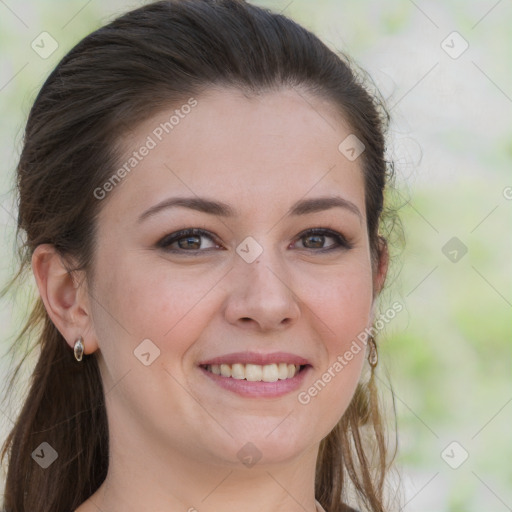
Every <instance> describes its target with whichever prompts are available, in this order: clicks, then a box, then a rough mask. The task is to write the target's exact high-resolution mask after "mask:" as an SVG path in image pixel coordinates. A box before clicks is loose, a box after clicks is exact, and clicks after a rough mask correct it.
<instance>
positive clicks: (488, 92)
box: [0, 0, 512, 512]
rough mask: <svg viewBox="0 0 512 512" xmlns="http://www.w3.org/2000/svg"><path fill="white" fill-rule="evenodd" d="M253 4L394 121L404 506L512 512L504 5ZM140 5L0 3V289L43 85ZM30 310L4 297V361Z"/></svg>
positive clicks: (329, 0)
mask: <svg viewBox="0 0 512 512" xmlns="http://www.w3.org/2000/svg"><path fill="white" fill-rule="evenodd" d="M254 3H256V4H258V5H263V6H267V7H270V8H271V9H273V10H275V11H282V12H283V13H284V14H285V15H288V16H290V17H292V18H293V19H295V20H296V21H298V22H299V23H301V24H303V25H304V26H305V27H307V28H309V29H310V30H312V31H314V32H315V33H316V34H318V35H319V36H320V37H321V38H322V39H323V40H324V41H325V42H326V44H328V45H329V46H330V47H331V48H332V49H334V50H336V51H342V52H345V53H347V54H348V55H350V56H351V57H352V58H353V59H354V60H355V61H356V62H357V63H358V64H359V65H360V66H361V67H362V68H363V69H365V70H366V71H367V72H368V73H369V74H370V76H371V77H372V78H373V80H374V81H375V84H376V85H377V86H378V87H379V89H380V91H381V92H382V94H383V96H384V97H385V99H386V101H387V106H388V109H389V110H390V113H391V116H392V125H391V128H390V133H389V137H390V139H389V141H390V142H389V158H390V159H393V160H394V162H395V170H396V187H397V191H396V192H394V193H393V194H391V195H390V196H389V201H390V204H393V205H395V206H396V207H397V208H398V210H399V211H398V213H399V215H400V217H401V220H402V224H403V231H404V235H405V245H403V244H402V242H400V236H399V235H400V231H399V230H395V232H394V235H393V236H392V237H391V241H392V243H394V249H393V254H394V256H393V262H392V268H391V271H390V278H389V280H388V287H387V289H386V291H385V293H384V294H383V296H382V301H381V310H382V311H384V310H386V309H387V308H388V307H389V306H390V305H391V304H392V303H393V302H394V301H397V300H398V301H399V302H401V303H402V304H403V306H404V310H403V311H402V312H401V313H399V314H398V315H397V316H396V318H395V319H394V320H393V321H391V322H390V323H389V324H388V325H387V326H386V328H385V330H384V331H383V332H382V333H381V335H380V340H379V341H380V347H381V362H382V363H383V364H382V365H381V366H382V370H381V371H382V372H383V373H382V374H381V378H382V389H383V391H384V393H385V394H386V391H387V380H386V377H385V372H384V371H383V370H384V368H385V369H387V372H388V373H389V375H390V378H391V382H392V384H393V388H394V391H395V394H396V407H397V413H398V431H399V455H398V459H397V461H398V467H399V468H400V470H401V474H402V481H403V494H404V500H403V501H404V504H405V505H404V510H405V511H407V512H424V511H437V512H441V511H446V512H448V511H449V512H459V511H467V512H476V511H480V510H486V511H497V512H500V511H506V510H512V464H511V460H512V428H511V427H510V425H512V421H511V420H512V314H511V313H512V272H511V261H512V258H511V254H512V251H511V246H512V236H511V234H512V229H511V228H512V172H511V171H512V166H511V161H512V124H511V123H510V119H511V118H512V116H511V114H512V80H511V78H512V69H511V68H512V65H511V63H512V33H511V31H510V27H512V5H511V4H510V2H505V1H498V2H496V1H495V0H492V1H473V2H471V3H469V2H463V1H454V0H450V1H445V2H426V1H422V2H420V1H419V0H418V1H416V2H413V1H407V0H389V1H387V2H381V3H376V2H375V1H373V0H364V1H358V2H356V1H340V0H322V1H315V2H312V1H309V2H308V1H307V0H292V1H289V0H284V1H282V2H281V1H258V2H254ZM139 5H142V2H121V1H111V0H108V1H102V2H100V1H99V0H92V1H89V2H87V1H85V0H80V1H75V0H70V1H67V2H58V1H50V0H48V1H38V2H35V1H32V2H26V1H19V2H16V3H15V2H14V1H5V2H0V50H1V69H0V105H1V109H2V110H1V111H2V122H1V126H0V130H1V131H0V144H1V146H0V150H1V155H2V159H1V164H0V165H1V167H0V169H1V171H0V225H1V235H2V242H3V243H2V249H1V251H2V253H1V265H0V278H1V280H2V284H4V283H5V280H6V279H7V278H8V277H9V275H10V274H11V273H12V271H13V269H14V266H13V262H12V259H13V250H14V242H15V240H14V227H15V220H14V218H15V213H14V212H15V208H14V203H13V199H12V195H11V193H10V191H11V190H12V187H13V175H14V168H15V165H16V160H17V155H18V153H19V150H20V147H21V141H22V135H23V126H24V122H25V120H26V116H27V114H28V111H29V109H30V106H31V104H32V102H33V100H34V99H35V96H36V94H37V91H38V89H39V88H40V86H41V85H42V83H43V81H44V80H45V78H46V76H47V75H48V74H49V72H50V71H51V70H52V69H53V67H54V66H55V65H56V64H57V62H58V61H59V60H60V58H62V56H63V55H64V54H65V53H66V52H67V51H68V50H69V49H70V48H71V47H72V46H73V45H74V44H75V43H76V42H78V41H79V40H80V39H81V38H82V37H84V36H85V35H86V34H88V33H89V32H91V31H92V30H94V29H96V28H97V27H99V26H100V25H102V24H104V23H105V22H107V21H109V20H110V19H112V18H114V17H115V16H117V15H118V14H120V13H121V12H124V11H126V10H129V9H130V8H132V7H137V6H139ZM43 31H47V32H48V33H50V34H51V36H52V37H53V38H54V39H55V40H56V41H57V43H58V48H57V49H56V50H55V51H54V53H52V54H51V55H50V56H48V57H47V58H41V57H40V56H39V55H38V54H37V53H36V52H35V51H34V50H33V49H32V47H31V43H32V41H33V40H34V39H35V38H36V37H37V36H38V35H39V34H41V32H43ZM454 31H456V32H457V33H458V35H457V34H455V35H454V34H453V32H454ZM466 44H467V45H468V47H467V49H465V51H463V52H462V50H463V49H464V48H465V46H466ZM461 52H462V53H461ZM458 53H461V54H460V55H458ZM393 241H395V242H396V243H395V242H393ZM446 244H448V245H446ZM24 314H26V310H25V309H24V305H23V300H20V299H19V298H18V300H17V304H15V301H14V299H6V300H4V302H3V303H2V308H1V312H0V322H1V326H2V331H1V337H0V351H1V353H2V354H3V353H5V351H6V350H7V347H8V344H9V343H10V342H11V340H12V335H13V334H14V333H15V332H16V331H17V330H18V329H19V327H20V325H21V321H22V318H23V315H24ZM7 362H8V360H7V359H2V361H1V363H0V369H1V374H2V375H5V374H6V371H7V366H6V364H7ZM1 416H2V426H3V429H2V441H3V439H4V438H5V435H3V433H4V432H6V431H7V429H8V428H9V426H10V420H9V418H8V416H9V413H8V412H6V411H3V413H1ZM507 425H509V426H508V427H507ZM453 442H456V443H457V444H455V445H454V444H451V443H453ZM447 447H448V448H447ZM466 454H467V459H466V460H464V461H463V462H461V461H462V460H463V459H464V458H465V457H466ZM455 466H458V467H456V468H455Z"/></svg>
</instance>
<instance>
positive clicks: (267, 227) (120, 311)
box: [33, 89, 387, 512]
mask: <svg viewBox="0 0 512 512" xmlns="http://www.w3.org/2000/svg"><path fill="white" fill-rule="evenodd" d="M196 99H197V106H195V107H194V108H193V109H192V110H191V112H190V113H188V114H187V115H186V116H184V118H182V119H181V118H180V122H179V124H177V125H176V126H174V128H173V130H172V132H170V133H169V134H164V136H163V138H162V140H161V141H158V140H157V139H156V138H155V137H154V135H153V138H154V139H155V140H156V141H157V142H158V143H157V144H156V147H154V148H152V149H151V150H150V151H149V153H148V154H147V156H145V157H144V158H143V159H142V160H141V161H140V163H138V165H137V166H136V168H134V169H133V171H131V172H130V173H129V175H127V176H126V177H125V178H124V179H123V181H122V183H121V184H119V185H117V186H116V187H115V189H114V190H113V191H111V192H109V194H108V195H107V196H106V197H105V199H103V204H102V210H101V213H100V216H99V219H98V223H99V224H98V243H97V250H96V253H95V262H94V269H93V275H92V276H82V277H83V278H84V279H72V278H71V277H70V275H69V274H68V273H67V272H66V270H65V267H64V265H63V262H62V261H61V259H60V258H59V256H58V255H57V254H56V253H55V251H54V250H53V248H52V246H50V245H41V246H39V247H38V248H37V250H36V251H35V253H34V256H33V269H34V274H35V276H36V281H37V284H38V287H39V290H40V293H41V296H42V298H43V300H44V302H45V305H46V308H47V310H48V312H49V314H50V316H51V318H52V320H53V321H54V323H55V324H56V326H57V327H58V328H59V330H60V332H61V333H62V334H63V336H64V337H65V338H66V340H67V342H68V343H69V345H70V347H73V345H74V343H75V340H76V339H77V338H78V337H79V336H83V338H84V342H85V353H86V354H92V353H96V357H97V358H98V362H99V365H100V370H101V376H102V380H103V384H104V389H105V390H106V406H107V415H108V422H109V434H110V460H109V471H108V475H107V478H106V480H105V482H104V483H103V484H102V485H101V486H100V488H99V489H98V490H97V491H96V492H95V493H94V494H93V495H92V496H91V497H90V498H89V499H87V500H86V501H85V502H84V503H83V504H82V505H81V506H80V507H79V508H78V509H77V510H76V511H75V512H98V511H101V512H121V511H123V512H135V511H137V512H140V511H141V510H147V511H151V512H178V511H183V512H185V511H189V512H193V511H195V510H196V511H199V512H213V511H218V510H222V511H223V512H235V511H236V512H239V511H240V510H244V511H245V512H257V511H263V510H265V511H268V510H272V511H273V512H295V511H297V512H299V511H300V512H304V511H308V512H313V511H315V510H316V509H315V493H314V478H315V464H316V459H317V454H318V447H319V443H320V441H321V440H322V439H323V438H324V437H325V436H326V435H327V434H328V433H329V432H330V431H331V430H332V428H333V427H334V426H335V425H336V423H337V422H338V421H339V420H340V418H341V416H342V415H343V413H344V412H345V410H346V408H347V406H348V404H349V402H350V399H351V398H352V396H353V393H354V391H355V387H356V385H357V382H358V381H359V379H360V375H361V371H362V367H363V364H364V361H365V355H366V354H365V351H364V350H361V351H360V352H359V353H357V354H355V355H354V357H353V359H352V360H351V361H350V362H349V363H348V364H347V365H346V366H345V367H344V368H343V371H340V372H338V373H336V374H335V377H333V378H332V379H331V380H330V382H329V383H328V384H327V385H326V386H325V388H324V389H322V390H321V391H320V392H319V393H318V394H317V395H316V396H315V397H313V398H312V399H311V400H310V402H309V403H308V404H306V405H305V404H303V403H300V401H299V400H298V394H299V392H300V391H305V390H307V389H308V388H309V387H311V386H312V385H313V384H314V383H315V381H317V380H318V379H319V378H321V376H322V374H324V373H325V372H326V371H327V369H328V368H329V367H331V366H332V364H333V363H334V362H335V361H336V359H337V357H338V356H339V355H343V354H344V353H345V352H346V350H348V348H349V346H350V344H351V343H352V342H353V340H354V339H356V337H357V335H358V334H359V333H361V332H362V331H363V330H364V329H365V328H366V327H369V326H371V324H372V319H373V315H374V305H375V298H376V296H377V295H378V293H379V291H380V289H381V287H382V284H383V282H384V279H385V275H386V271H387V256H386V255H385V254H383V256H382V257H381V260H380V265H379V266H378V268H377V269H376V271H372V266H371V261H370V250H369V240H368V232H367V227H366V216H365V199H364V181H363V175H362V170H361V159H360V158H359V159H356V160H355V161H350V160H349V159H347V158H346V157H345V156H344V155H343V154H342V153H340V151H339V150H338V145H339V144H340V142H341V141H342V140H344V139H345V138H346V137H347V136H348V135H349V134H350V133H351V130H350V128H349V127H348V126H347V125H346V123H344V122H343V120H342V119H340V118H339V117H338V116H336V115H335V114H334V107H333V106H332V105H331V104H329V103H326V102H323V101H320V100H318V99H316V98H313V97H311V96H308V95H306V94H305V93H301V94H299V93H298V91H296V90H293V89H283V90H281V91H278V92H271V93H270V92H269V93H265V94H262V95H260V96H258V97H252V98H247V97H245V96H244V95H243V94H242V93H240V92H238V91H235V90H227V89H221V90H211V91H209V92H208V93H207V94H204V95H202V96H200V97H198V98H196ZM306 99H307V101H306ZM175 108H176V106H173V107H172V108H169V110H168V111H161V112H159V113H158V114H157V115H155V116H153V117H151V119H148V120H147V121H145V122H144V123H142V124H140V125H137V126H134V127H133V131H132V133H131V134H130V136H127V137H126V139H125V140H124V141H123V147H124V148H125V149H126V156H127V158H128V157H129V155H130V154H131V153H132V152H133V151H134V150H136V149H138V148H140V147H141V146H142V145H144V143H145V141H147V137H148V136H150V135H151V134H152V133H154V130H155V128H156V127H158V126H159V124H160V123H161V122H165V121H166V120H169V117H170V115H172V112H173V111H174V110H175ZM176 196H187V197H197V196H200V197H207V198H209V199H212V200H215V201H222V202H224V203H227V204H229V205H230V206H231V207H232V208H233V209H234V210H235V211H236V212H237V213H238V215H235V216H233V217H232V218H231V217H226V218H224V217H221V216H218V215H212V214H208V213H205V212H199V211H195V210H191V209H187V208H184V207H174V208H166V209H162V210H160V211H159V212H157V213H155V214H154V215H151V216H148V217H147V218H145V219H144V220H141V221H139V220H138V219H139V217H140V216H141V214H142V213H143V212H145V211H146V210H147V209H149V208H151V207H152V206H154V205H156V204H157V203H159V202H161V201H163V200H165V199H167V198H172V197H176ZM323 196H329V197H333V196H339V197H342V198H344V199H345V200H346V201H348V202H350V203H351V204H352V205H353V207H334V208H329V209H325V210H322V211H317V212H314V213H307V214H304V215H299V216H291V215H287V213H288V211H289V209H290V208H291V207H292V205H293V204H294V203H296V202H297V201H299V200H303V199H312V198H318V197H323ZM185 228H200V229H204V230H206V231H207V232H208V233H209V234H211V235H212V239H210V238H208V236H205V235H200V236H198V235H195V236H194V235H189V236H188V237H190V236H192V237H193V240H191V244H192V247H193V248H194V249H196V250H195V251H194V250H192V249H189V248H188V247H187V246H186V243H184V242H186V238H187V237H186V238H185V240H184V241H183V240H182V243H181V246H180V245H179V244H178V242H176V241H175V242H174V243H172V245H170V246H168V247H167V248H162V247H158V246H157V243H158V242H159V241H160V240H162V239H163V238H164V236H166V235H168V234H170V233H174V232H176V231H178V230H182V229H185ZM311 228H330V229H331V230H334V231H336V232H338V233H341V234H342V235H343V236H344V237H345V238H346V239H347V240H348V242H349V244H350V248H347V247H344V246H340V245H339V244H338V243H337V241H336V238H333V237H332V236H331V235H329V234H325V235H323V236H324V237H325V238H324V239H322V238H321V237H322V235H320V239H319V238H318V235H311V234H309V235H307V236H306V235H304V232H305V231H306V230H309V229H311ZM299 235H300V236H299ZM247 237H252V239H254V240H255V241H256V242H257V244H259V246H260V247H261V248H262V252H261V254H260V255H259V256H258V257H257V258H256V259H255V260H254V261H252V262H251V263H248V262H247V261H246V260H244V258H242V257H241V256H240V254H241V253H237V251H236V249H237V247H238V246H239V245H240V244H241V242H242V241H244V240H245V239H246V238H247ZM319 244H320V245H319ZM198 247H199V249H197V248H198ZM327 247H337V248H336V249H333V250H331V251H330V252H321V251H322V249H325V248H327ZM169 249H174V250H175V251H179V252H170V250H169ZM251 250H253V249H251ZM193 252H194V254H192V253H193ZM86 278H87V279H86ZM145 339H149V340H151V343H153V344H154V346H156V347H158V350H159V351H160V352H159V356H158V357H157V358H156V359H154V361H153V362H152V363H151V364H150V365H147V366H146V365H145V364H143V363H142V362H141V360H140V359H139V358H138V357H136V356H135V355H134V350H136V349H137V347H138V346H139V345H140V344H141V342H142V340H145ZM246 350H247V351H253V352H259V353H270V352H277V351H282V352H290V353H293V354H296V355H300V356H302V357H303V358H305V359H307V360H308V361H309V363H310V366H311V368H310V369H309V371H308V373H307V374H306V375H305V378H304V382H303V383H302V384H301V386H300V389H297V390H296V391H293V392H290V393H287V394H285V395H283V396H280V397H272V398H268V397H250V398H248V397H244V396H240V395H239V394H237V393H235V392H233V391H229V390H226V389H223V388H222V387H220V386H219V385H217V384H215V383H213V381H212V380H211V379H210V378H209V377H208V376H207V375H205V372H204V371H203V370H201V369H200V367H199V366H198V364H199V362H200V361H205V360H207V359H209V358H212V357H216V356H221V355H224V354H228V353H231V352H240V351H246ZM247 443H252V446H254V447H255V448H256V450H257V453H258V455H259V456H261V458H260V459H259V460H258V462H257V463H256V464H255V465H252V466H251V467H248V466H246V465H244V464H243V463H242V462H241V458H240V450H241V449H242V448H243V447H244V446H245V447H246V449H247ZM242 453H243V452H242Z"/></svg>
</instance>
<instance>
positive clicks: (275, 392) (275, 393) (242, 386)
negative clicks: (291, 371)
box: [199, 365, 312, 398]
mask: <svg viewBox="0 0 512 512" xmlns="http://www.w3.org/2000/svg"><path fill="white" fill-rule="evenodd" d="M311 368H312V367H311V366H310V365H307V366H305V367H304V368H303V369H302V370H301V371H300V372H299V373H297V374H296V375H295V377H292V378H291V379H283V380H277V381H275V382H263V381H257V382H253V381H248V380H245V379H233V378H232V377H222V376H221V375H217V374H215V373H212V372H209V371H208V370H206V369H205V368H203V367H202V366H200V367H199V369H200V370H201V371H202V372H203V373H204V374H205V375H206V376H207V377H209V378H210V379H212V380H213V382H215V383H216V384H218V385H219V386H220V387H222V388H224V389H227V390H228V391H232V392H233V393H237V394H238V395H240V396H244V397H252V398H276V397H279V396H283V395H286V394H288V393H291V392H292V391H296V390H297V389H298V388H299V387H300V385H301V384H302V381H303V380H304V378H305V376H306V374H307V373H309V371H310V370H311Z"/></svg>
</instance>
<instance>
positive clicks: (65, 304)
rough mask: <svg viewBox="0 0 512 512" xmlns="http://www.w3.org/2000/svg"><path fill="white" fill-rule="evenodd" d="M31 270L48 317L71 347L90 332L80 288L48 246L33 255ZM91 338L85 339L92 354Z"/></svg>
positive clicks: (63, 263) (88, 317) (51, 247)
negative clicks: (84, 334)
mask: <svg viewBox="0 0 512 512" xmlns="http://www.w3.org/2000/svg"><path fill="white" fill-rule="evenodd" d="M32 271H33V273H34V277H35V280H36V284H37V288H38V290H39V294H40V296H41V299H42V301H43V303H44V306H45V308H46V311H47V313H48V316H49V317H50V319H51V320H52V322H53V323H54V324H55V326H56V327H57V329H58V330H59V332H60V333H61V334H62V336H63V337H64V338H65V339H66V341H67V343H68V345H70V347H74V343H75V341H76V340H77V339H78V338H79V337H80V336H82V335H83V333H85V332H88V331H90V328H91V325H90V322H91V318H90V315H89V313H88V311H89V308H88V304H86V303H84V298H83V294H80V293H79V285H78V284H77V282H76V281H75V280H74V279H73V275H72V274H71V273H70V272H69V271H68V269H67V267H66V264H65V261H64V260H63V258H62V256H61V255H60V254H59V253H58V251H57V250H56V249H55V247H54V246H53V245H51V244H41V245H38V246H37V247H36V249H35V250H34V253H33V255H32ZM91 343H93V344H94V345H96V348H97V344H96V343H95V341H94V340H93V339H88V340H84V344H85V346H86V352H87V353H90V352H94V350H95V347H92V346H91Z"/></svg>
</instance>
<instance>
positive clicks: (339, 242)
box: [157, 228, 353, 255]
mask: <svg viewBox="0 0 512 512" xmlns="http://www.w3.org/2000/svg"><path fill="white" fill-rule="evenodd" d="M312 235H320V236H325V235H326V236H328V237H332V238H333V239H334V240H335V241H336V243H335V244H333V245H331V246H329V247H327V248H320V249H312V248H307V247H306V248H304V249H303V250H306V251H314V252H320V253H326V252H331V251H336V250H350V249H352V248H353V244H352V243H350V242H349V241H348V240H347V239H346V238H345V237H344V236H343V235H342V234H341V233H338V232H337V231H333V230H332V229H327V228H312V229H308V230H307V231H304V232H302V233H301V234H300V235H299V237H298V238H297V240H300V239H302V238H306V237H308V236H312ZM190 236H204V237H206V238H209V239H210V240H211V241H212V242H214V243H217V242H216V240H215V237H214V236H213V235H211V234H210V233H208V231H205V230H203V229H199V228H190V229H182V230H181V231H176V232H175V233H171V234H169V235H166V236H164V237H163V238H162V239H161V240H160V241H159V242H158V243H157V246H158V247H159V248H161V249H164V250H165V251H166V252H170V253H182V254H183V253H192V255H194V254H198V253H201V252H206V251H210V250H212V249H211V248H210V249H191V250H186V249H169V246H170V245H171V244H173V243H174V242H177V241H179V240H181V239H182V238H186V237H190Z"/></svg>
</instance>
